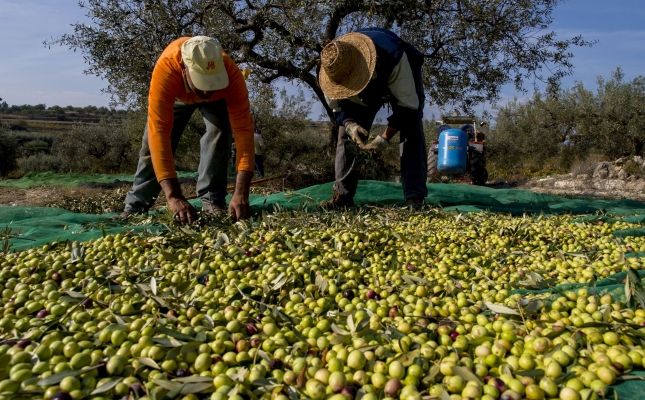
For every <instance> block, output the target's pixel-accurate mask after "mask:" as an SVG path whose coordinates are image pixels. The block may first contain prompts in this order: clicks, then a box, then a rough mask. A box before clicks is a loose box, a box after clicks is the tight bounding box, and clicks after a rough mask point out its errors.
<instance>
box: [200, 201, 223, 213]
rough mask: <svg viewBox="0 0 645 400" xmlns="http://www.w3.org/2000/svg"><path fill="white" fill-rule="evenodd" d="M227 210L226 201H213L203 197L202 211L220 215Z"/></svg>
mask: <svg viewBox="0 0 645 400" xmlns="http://www.w3.org/2000/svg"><path fill="white" fill-rule="evenodd" d="M223 212H226V202H212V201H210V200H206V199H202V213H203V214H206V215H219V214H221V213H223Z"/></svg>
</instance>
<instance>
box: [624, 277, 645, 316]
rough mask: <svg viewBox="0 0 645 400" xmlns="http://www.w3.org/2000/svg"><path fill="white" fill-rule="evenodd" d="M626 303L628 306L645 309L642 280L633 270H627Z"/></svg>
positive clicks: (644, 293)
mask: <svg viewBox="0 0 645 400" xmlns="http://www.w3.org/2000/svg"><path fill="white" fill-rule="evenodd" d="M625 301H626V303H627V305H628V306H636V305H638V306H640V307H641V308H645V290H644V289H643V285H642V284H641V280H640V278H639V276H638V272H636V271H635V270H634V269H633V268H630V269H628V270H627V273H626V275H625Z"/></svg>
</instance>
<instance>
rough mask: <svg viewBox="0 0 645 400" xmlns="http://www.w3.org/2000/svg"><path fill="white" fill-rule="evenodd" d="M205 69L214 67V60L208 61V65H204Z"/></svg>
mask: <svg viewBox="0 0 645 400" xmlns="http://www.w3.org/2000/svg"><path fill="white" fill-rule="evenodd" d="M206 69H208V70H210V69H215V61H209V62H208V65H206Z"/></svg>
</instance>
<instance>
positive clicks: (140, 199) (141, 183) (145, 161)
mask: <svg viewBox="0 0 645 400" xmlns="http://www.w3.org/2000/svg"><path fill="white" fill-rule="evenodd" d="M194 110H195V106H193V105H186V104H181V103H176V104H175V106H174V107H173V126H172V131H171V133H170V140H171V146H172V152H173V154H174V153H175V150H177V145H178V144H179V139H180V138H181V134H182V132H183V131H184V129H185V128H186V124H188V121H189V120H190V116H191V115H192V114H193V111H194ZM160 191H161V186H160V185H159V182H157V178H156V176H155V171H154V169H153V167H152V158H151V156H150V148H149V147H148V126H147V124H146V128H145V129H144V132H143V139H142V141H141V149H140V150H139V162H138V164H137V171H136V172H135V174H134V182H133V184H132V188H131V189H130V191H129V192H128V194H127V195H126V196H125V207H124V210H125V211H126V212H127V213H144V212H147V211H148V209H150V207H152V206H153V205H154V203H155V200H156V199H157V197H158V196H159V192H160Z"/></svg>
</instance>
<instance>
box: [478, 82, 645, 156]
mask: <svg viewBox="0 0 645 400" xmlns="http://www.w3.org/2000/svg"><path fill="white" fill-rule="evenodd" d="M489 144H490V145H491V149H492V150H493V151H494V152H496V153H497V154H500V155H501V154H503V157H499V159H503V162H504V163H507V164H508V165H515V166H517V167H518V168H519V167H522V166H523V165H527V164H534V165H548V164H549V160H552V159H553V158H554V157H556V158H558V157H559V158H560V159H561V160H562V167H564V168H568V167H569V166H570V163H571V162H574V161H576V160H577V159H584V158H586V157H588V156H589V155H591V154H595V155H600V156H602V157H603V158H607V159H616V158H617V157H622V156H643V155H645V154H644V150H645V77H643V76H637V77H635V78H634V79H633V80H631V81H629V82H626V81H625V80H624V76H623V73H622V71H621V70H620V69H617V70H616V71H614V72H613V74H612V75H611V78H610V79H604V78H598V88H597V91H596V92H595V93H594V92H592V91H590V90H588V89H586V88H585V87H584V86H583V85H582V84H581V83H578V84H576V85H575V86H574V87H573V88H571V89H567V90H562V89H559V88H555V87H552V88H551V89H550V90H547V91H546V92H545V93H540V92H536V93H535V94H534V96H533V98H532V99H531V100H530V101H528V102H521V103H520V102H518V101H512V102H509V103H508V104H506V105H504V106H503V107H501V108H500V109H499V111H498V113H497V119H496V126H495V129H494V131H493V132H491V135H490V141H489ZM493 158H494V156H493Z"/></svg>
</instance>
